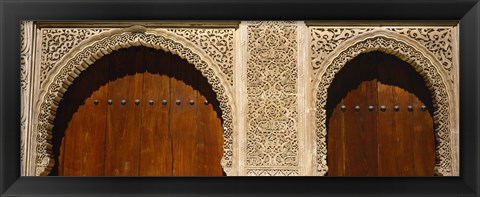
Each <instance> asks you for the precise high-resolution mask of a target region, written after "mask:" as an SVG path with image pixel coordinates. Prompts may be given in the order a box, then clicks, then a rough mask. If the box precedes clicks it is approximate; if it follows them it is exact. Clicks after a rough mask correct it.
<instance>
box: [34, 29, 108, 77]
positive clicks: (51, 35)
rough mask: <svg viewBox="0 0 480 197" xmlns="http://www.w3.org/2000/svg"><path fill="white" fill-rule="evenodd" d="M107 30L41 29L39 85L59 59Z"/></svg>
mask: <svg viewBox="0 0 480 197" xmlns="http://www.w3.org/2000/svg"><path fill="white" fill-rule="evenodd" d="M108 30H110V29H108V28H43V29H42V55H41V68H40V70H41V72H40V83H43V81H44V80H45V78H46V77H47V74H48V72H49V71H50V70H52V68H53V67H54V65H55V63H57V62H58V61H59V60H60V58H62V57H63V56H64V55H65V54H66V53H68V52H69V51H70V50H71V49H72V48H73V47H75V46H77V45H78V44H79V43H80V42H82V41H84V40H86V39H88V38H90V37H92V36H94V35H98V34H99V33H101V32H104V31H108Z"/></svg>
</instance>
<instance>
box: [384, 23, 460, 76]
mask: <svg viewBox="0 0 480 197" xmlns="http://www.w3.org/2000/svg"><path fill="white" fill-rule="evenodd" d="M387 29H388V30H390V31H394V32H396V33H398V34H401V35H406V36H408V37H410V38H412V39H414V40H416V41H417V42H420V43H421V44H422V45H423V46H425V47H426V48H427V49H428V50H429V51H430V52H432V53H433V54H434V55H435V57H436V58H437V59H438V60H439V61H440V63H441V64H442V68H443V69H445V70H446V71H448V72H449V74H450V80H451V81H452V82H454V78H453V73H454V72H452V70H453V46H452V28H387Z"/></svg>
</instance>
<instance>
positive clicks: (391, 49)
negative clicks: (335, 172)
mask: <svg viewBox="0 0 480 197" xmlns="http://www.w3.org/2000/svg"><path fill="white" fill-rule="evenodd" d="M372 50H380V51H383V52H385V53H389V54H395V55H396V56H397V57H399V58H400V59H402V60H409V62H411V63H410V64H411V65H412V66H413V67H414V68H415V70H417V72H419V74H420V75H422V76H423V78H424V80H425V83H426V84H427V86H429V89H430V90H431V93H432V100H433V101H434V102H433V103H435V105H434V106H435V110H434V117H433V119H434V128H435V132H436V136H435V137H436V156H437V165H436V167H435V172H436V174H439V175H451V173H452V166H451V165H452V155H451V147H450V144H451V142H450V140H451V138H450V125H449V124H450V122H449V119H450V113H449V109H450V106H449V105H450V103H449V95H448V94H447V89H446V86H445V83H444V80H443V79H442V77H441V75H440V74H439V72H438V71H437V68H436V67H435V66H434V65H433V64H432V62H430V60H429V59H427V58H426V57H425V56H424V55H423V54H422V53H421V52H420V51H418V50H417V49H415V48H414V47H412V46H410V45H408V44H406V43H405V42H403V41H398V40H395V39H392V38H388V37H384V36H374V37H370V38H366V39H364V40H358V41H357V42H356V43H354V44H352V45H351V46H348V48H346V49H345V50H343V51H341V52H339V53H338V54H334V56H332V57H333V58H334V59H332V61H330V63H329V65H328V66H327V67H326V70H325V72H324V73H323V75H322V76H319V78H320V79H321V80H319V84H318V86H317V85H315V86H316V88H317V89H316V96H315V108H316V109H317V110H316V113H315V116H316V119H315V125H316V134H317V146H316V147H317V150H316V151H317V158H316V159H317V174H319V175H324V174H325V173H326V172H327V170H328V167H327V160H326V155H327V147H326V134H327V131H326V124H327V121H326V111H325V106H326V100H327V96H328V95H327V92H328V91H327V90H328V87H329V86H330V84H331V82H332V80H333V78H334V77H335V74H336V73H337V72H338V71H339V70H340V69H341V68H342V67H343V66H344V65H345V64H346V63H347V62H348V61H350V60H352V59H353V58H355V57H356V56H357V55H358V54H360V53H363V52H367V51H372Z"/></svg>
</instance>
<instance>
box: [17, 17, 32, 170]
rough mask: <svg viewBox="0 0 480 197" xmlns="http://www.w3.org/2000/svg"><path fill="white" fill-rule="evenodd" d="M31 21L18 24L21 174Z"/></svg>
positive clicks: (24, 159)
mask: <svg viewBox="0 0 480 197" xmlns="http://www.w3.org/2000/svg"><path fill="white" fill-rule="evenodd" d="M32 31H33V22H32V21H21V24H20V102H21V103H20V105H21V106H20V109H21V110H20V130H21V134H20V163H21V165H22V166H21V168H20V169H21V171H22V172H21V174H24V172H25V167H26V163H25V162H26V158H25V156H26V155H25V151H26V150H25V149H26V143H25V141H26V140H25V139H26V138H27V128H26V127H27V115H28V111H29V110H28V108H27V107H26V106H27V105H28V100H29V97H28V96H27V92H28V90H29V89H30V84H29V83H28V82H29V81H28V77H30V75H29V73H30V72H29V69H30V68H31V61H32V52H33V50H32V44H33V41H32V40H33V36H32Z"/></svg>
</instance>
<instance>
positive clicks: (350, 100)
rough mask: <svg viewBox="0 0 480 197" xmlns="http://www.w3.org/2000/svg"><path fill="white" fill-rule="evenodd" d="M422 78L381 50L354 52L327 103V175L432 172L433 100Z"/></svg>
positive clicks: (406, 65)
mask: <svg viewBox="0 0 480 197" xmlns="http://www.w3.org/2000/svg"><path fill="white" fill-rule="evenodd" d="M431 98H432V97H431V95H430V91H429V90H428V88H427V87H426V85H425V83H424V80H423V78H422V77H421V76H420V75H419V74H418V73H417V72H416V71H415V69H413V67H412V66H411V65H409V64H408V63H406V62H404V61H402V60H400V59H398V58H397V57H395V56H393V55H387V54H385V53H383V52H370V53H364V54H360V55H358V56H357V57H356V58H354V59H353V60H352V61H350V62H348V63H347V64H346V65H345V66H344V67H343V68H342V69H341V70H340V71H339V72H338V73H337V75H336V76H335V78H334V79H333V81H332V83H331V85H330V87H329V89H328V98H327V104H326V113H327V114H326V115H327V162H328V169H329V170H328V175H329V176H433V175H434V168H435V138H434V127H433V118H432V117H433V104H432V99H431Z"/></svg>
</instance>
